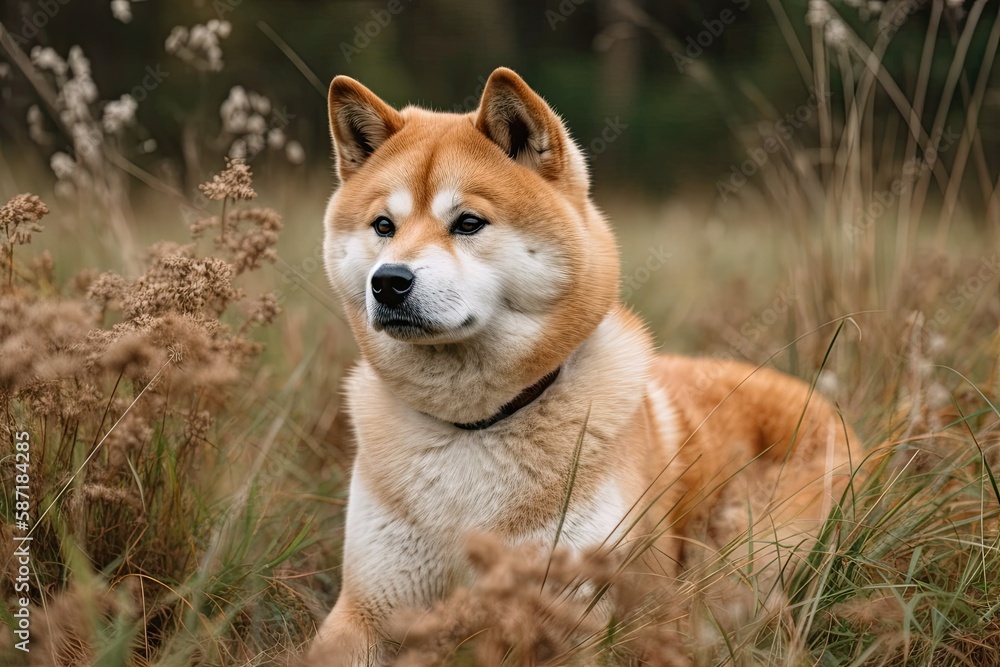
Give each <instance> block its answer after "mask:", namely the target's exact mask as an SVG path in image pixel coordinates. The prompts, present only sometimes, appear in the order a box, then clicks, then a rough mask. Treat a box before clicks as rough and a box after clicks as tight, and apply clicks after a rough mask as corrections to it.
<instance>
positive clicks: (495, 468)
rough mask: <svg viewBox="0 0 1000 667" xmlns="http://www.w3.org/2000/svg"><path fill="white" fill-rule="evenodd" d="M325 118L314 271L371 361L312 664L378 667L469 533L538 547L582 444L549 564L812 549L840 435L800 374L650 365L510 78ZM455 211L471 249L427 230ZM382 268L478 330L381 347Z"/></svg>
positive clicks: (549, 531) (363, 95)
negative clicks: (525, 393) (340, 569)
mask: <svg viewBox="0 0 1000 667" xmlns="http://www.w3.org/2000/svg"><path fill="white" fill-rule="evenodd" d="M330 117H331V129H332V134H333V137H334V143H335V146H336V148H337V155H338V168H339V171H340V175H341V179H342V184H341V186H340V188H339V189H338V190H337V192H336V193H335V194H334V196H333V198H332V199H331V201H330V204H329V206H328V209H327V215H326V221H325V223H326V233H327V241H326V256H327V268H328V271H329V273H330V278H331V282H332V284H333V286H334V288H335V290H336V291H337V292H338V294H339V295H340V297H341V298H342V300H343V301H344V304H345V308H346V311H347V314H348V316H349V318H350V322H351V326H352V329H353V332H354V335H355V337H356V339H357V341H358V344H359V346H360V349H361V354H362V357H363V362H362V363H361V364H360V365H359V367H358V368H357V369H356V370H355V372H354V373H353V375H352V376H351V378H350V380H349V381H348V383H347V396H348V409H349V411H350V414H351V417H352V421H353V425H354V428H355V431H356V434H357V438H358V456H357V460H356V463H355V467H354V471H353V475H352V487H351V497H350V501H349V502H350V505H349V510H348V527H347V540H346V547H345V559H344V579H343V589H342V591H341V594H340V598H339V599H338V602H337V605H336V607H335V609H334V611H333V612H332V613H331V614H330V616H329V617H328V618H327V620H326V622H325V623H324V624H323V626H322V628H321V630H320V634H319V636H318V638H317V640H316V642H315V644H314V646H313V649H312V657H313V658H314V659H315V660H316V661H317V662H318V663H319V664H328V665H365V664H384V663H385V662H386V661H388V660H389V659H390V657H391V653H392V650H391V644H390V643H388V642H386V641H385V640H386V639H387V637H386V633H387V632H388V631H389V626H388V622H389V619H390V617H391V615H392V614H393V612H394V611H396V610H399V609H401V608H404V607H409V606H415V607H425V606H429V605H430V604H431V603H433V602H434V601H435V600H437V599H440V598H442V597H443V596H445V595H447V594H448V592H449V591H451V590H453V589H454V588H455V587H456V586H458V585H461V584H462V583H464V582H467V581H468V577H469V576H470V571H469V568H468V565H467V564H466V563H465V561H464V558H463V552H462V543H463V539H464V536H465V535H466V534H467V533H469V532H470V531H490V532H494V533H496V534H498V535H500V536H502V537H503V538H504V539H505V540H507V541H509V542H510V543H512V544H515V543H524V542H539V543H542V544H550V543H551V539H552V537H553V536H554V531H555V526H556V524H557V523H558V521H559V517H560V514H561V510H562V506H563V503H564V501H565V493H566V478H567V474H568V471H569V469H570V466H571V462H572V457H573V452H574V448H575V446H576V443H577V441H578V437H579V435H580V433H581V430H582V429H584V428H585V429H586V435H585V438H584V444H583V449H582V453H581V456H580V460H579V467H578V471H577V475H576V482H575V486H574V490H573V496H572V503H571V505H570V510H569V514H568V515H567V520H566V527H565V531H564V535H563V538H562V539H561V544H565V545H568V546H570V547H574V548H578V549H586V548H590V547H594V546H597V545H598V544H601V543H605V544H611V545H618V547H617V549H618V550H619V551H621V552H622V553H623V554H625V553H627V552H628V551H629V550H630V549H638V550H639V551H641V560H642V562H643V563H644V564H645V567H647V568H649V569H651V570H654V571H656V572H662V573H664V574H667V575H669V576H676V575H677V574H678V572H679V571H680V567H679V566H684V567H693V566H696V565H698V564H699V563H704V562H706V561H707V560H710V559H711V558H712V557H713V556H712V554H713V553H715V551H716V550H718V549H720V548H722V547H724V546H725V545H727V544H728V543H729V542H730V541H733V540H739V538H741V536H744V535H746V534H747V533H748V530H749V531H750V532H752V533H753V535H754V539H755V540H757V541H758V542H760V541H761V539H762V538H761V537H760V535H761V534H765V535H771V537H770V539H771V541H772V543H773V542H774V539H775V538H774V536H775V535H776V536H777V537H779V538H782V539H792V540H793V541H795V540H796V537H797V536H800V535H801V539H808V537H809V535H810V534H811V533H812V532H813V531H814V530H815V528H816V527H817V526H818V524H819V521H820V520H821V519H822V516H823V514H824V512H825V511H826V510H827V509H828V507H829V504H830V503H831V502H832V501H833V500H834V499H835V498H836V497H837V494H838V493H839V491H840V490H841V489H842V488H843V486H844V484H845V481H846V479H847V475H848V474H849V473H850V470H849V468H848V467H847V466H846V463H847V461H848V459H849V458H850V456H851V454H852V450H853V448H854V447H855V445H854V442H853V440H854V438H853V434H852V433H851V431H850V429H849V428H848V427H845V426H844V425H843V424H842V423H841V421H840V419H839V418H838V416H837V415H836V414H835V413H834V411H833V410H832V408H831V407H830V405H829V404H828V403H826V402H825V401H824V400H823V399H821V398H820V397H819V396H818V395H813V396H811V397H810V396H809V392H808V387H807V386H806V385H804V384H803V383H802V382H800V381H798V380H795V379H793V378H791V377H788V376H785V375H782V374H780V373H777V372H775V371H772V370H768V369H755V368H753V367H751V366H748V365H745V364H739V363H734V362H720V361H713V360H697V359H687V358H681V357H672V356H656V355H655V354H654V353H653V345H652V341H651V338H650V336H649V335H648V333H647V332H646V330H645V327H644V325H643V324H642V322H641V321H640V320H639V318H638V317H636V316H635V315H633V314H631V313H629V312H627V311H626V310H624V309H622V307H621V306H620V304H619V300H618V274H619V262H618V254H617V249H616V247H615V242H614V238H613V235H612V233H611V231H610V228H609V226H608V224H607V223H606V221H605V220H604V218H603V216H602V215H601V214H600V212H599V211H598V210H597V209H596V207H595V206H594V205H593V203H592V201H591V200H590V197H589V194H588V179H587V174H586V168H585V165H584V163H583V159H582V157H581V155H580V152H579V150H578V149H577V147H576V146H575V144H573V142H572V140H571V139H570V137H569V134H568V133H567V132H566V130H565V128H564V127H563V125H562V122H561V120H560V119H559V118H558V116H556V115H555V114H554V113H553V112H552V111H551V109H550V108H549V107H548V105H547V104H546V103H545V102H544V101H543V100H542V99H541V98H540V97H538V96H537V95H536V94H535V93H534V92H532V91H531V89H530V88H528V87H527V85H526V84H525V83H524V82H523V81H522V80H521V79H520V78H519V77H518V76H517V75H516V74H514V73H513V72H511V71H510V70H506V69H499V70H497V71H496V72H494V74H493V75H492V76H491V77H490V80H489V82H488V84H487V86H486V89H485V91H484V93H483V100H482V103H481V106H480V109H478V110H477V111H474V112H472V113H470V114H464V115H456V114H445V113H434V112H429V111H426V110H423V109H418V108H412V107H410V108H406V109H403V110H402V111H398V112H397V111H395V110H393V109H391V108H390V107H389V106H388V105H386V104H385V103H384V102H382V101H381V100H379V99H378V98H377V97H376V96H375V95H374V94H373V93H371V92H370V91H368V90H367V89H366V88H364V87H363V86H361V84H359V83H357V82H355V81H353V80H351V79H347V78H346V77H337V78H336V79H335V80H334V82H333V84H332V85H331V88H330ZM518 149H520V150H518ZM394 193H395V194H394ZM442 193H444V194H442ZM452 193H457V194H455V196H456V197H458V198H460V199H461V201H460V206H458V207H457V208H456V210H462V211H474V212H475V213H476V214H477V215H480V216H482V217H483V218H485V219H486V220H488V221H489V224H488V225H487V227H486V228H484V230H483V231H482V232H479V233H478V234H476V235H475V236H471V237H468V238H466V237H460V236H455V235H454V234H452V233H450V228H449V225H448V221H447V220H442V219H441V218H440V215H439V214H440V211H441V210H443V208H447V206H448V205H449V201H448V197H449V196H451V195H452ZM394 197H395V200H393V198H394ZM393 201H395V204H396V205H397V207H400V208H401V210H402V213H404V215H402V216H401V219H398V220H394V221H393V222H394V223H395V225H396V231H395V235H394V236H393V237H392V238H391V239H387V238H379V237H377V236H376V235H375V233H374V232H373V231H372V229H371V225H372V221H373V220H374V219H375V218H376V217H378V216H380V215H386V211H387V210H389V208H391V205H392V204H393ZM435 202H437V203H435ZM435 207H437V210H438V212H439V214H435ZM428 253H429V254H428ZM428 257H429V258H431V259H426V258H428ZM389 262H393V263H405V264H407V265H413V266H416V267H418V268H419V269H420V270H419V271H417V274H416V275H417V276H418V278H417V283H416V288H415V292H416V290H417V289H419V290H421V291H420V293H419V294H415V296H414V297H413V298H414V299H418V298H425V299H428V300H430V301H428V303H430V302H432V301H433V300H434V299H438V300H437V301H433V303H437V304H444V305H441V306H435V308H442V309H444V310H445V311H447V314H448V316H451V315H452V310H455V309H465V310H461V312H460V311H459V310H455V312H456V313H459V312H460V316H461V317H465V316H466V311H467V312H468V318H469V319H468V320H467V321H471V322H473V324H471V325H469V326H470V327H472V328H471V329H470V330H468V331H467V330H465V329H462V328H461V327H451V328H447V327H445V328H444V329H442V330H440V331H438V330H435V331H434V332H433V333H429V334H427V336H428V337H427V338H426V340H421V339H417V340H409V339H397V337H394V336H390V335H388V333H387V332H386V331H380V330H378V329H377V328H375V327H373V319H372V318H373V315H372V312H371V311H372V307H373V306H372V303H373V302H372V300H371V295H370V294H367V289H368V281H369V280H370V274H371V271H370V270H369V269H371V270H374V268H375V267H376V266H377V265H379V264H382V263H389ZM421 262H423V264H421ZM420 271H423V273H421V272H420ZM421 276H429V277H428V278H427V279H426V280H424V279H423V278H421ZM481 276H488V277H489V279H488V280H486V281H485V282H484V283H483V286H478V287H477V286H476V285H477V284H478V283H476V280H478V279H479V278H480V277H481ZM435 281H437V282H435ZM477 290H478V291H477ZM441 294H445V295H446V296H447V298H444V297H442V296H441ZM469 294H473V295H474V296H475V298H473V297H472V296H469ZM456 304H457V305H456ZM448 309H451V310H448ZM431 310H432V311H433V308H431ZM432 314H433V313H432ZM442 317H443V316H442ZM455 317H459V315H456V316H455ZM463 326H464V325H463ZM557 367H561V372H560V375H559V378H558V379H557V380H556V382H555V383H553V384H552V385H551V386H550V387H549V388H548V389H546V391H545V392H544V393H543V394H542V395H541V397H540V398H538V399H537V400H536V401H535V402H533V403H532V404H530V405H529V406H527V407H526V408H524V409H522V410H521V411H519V412H517V413H516V414H515V415H513V416H512V417H509V418H507V419H505V420H503V421H500V422H498V423H497V424H495V425H493V426H491V427H490V428H488V429H485V430H481V431H465V430H461V429H458V428H456V427H455V426H454V425H453V423H452V422H472V421H476V420H480V419H484V418H486V417H489V416H490V415H492V414H494V413H496V411H497V410H498V409H499V408H500V406H502V405H504V404H505V403H507V402H509V401H510V400H511V399H512V398H513V397H514V396H516V395H517V394H518V393H520V392H521V391H522V390H523V389H524V388H525V387H527V386H530V385H532V384H534V383H535V382H537V381H538V380H539V379H540V378H541V377H543V376H545V375H546V374H548V373H549V372H550V371H552V370H553V369H555V368H557ZM793 434H794V443H793ZM853 454H854V456H855V457H856V456H857V453H856V451H853ZM630 508H631V510H630ZM748 508H749V512H748ZM751 515H752V519H751ZM633 519H638V523H637V525H636V526H635V528H634V530H632V531H631V532H630V533H629V534H627V535H626V534H623V528H622V527H624V526H628V525H630V524H631V523H632V521H633ZM751 523H753V524H754V525H753V526H752V527H751ZM613 531H616V532H615V533H614V534H612V532H613ZM763 541H764V543H765V544H766V539H764V540H763ZM776 557H780V554H778V553H777V552H776V551H775V549H773V548H772V549H770V550H767V549H762V550H755V551H754V552H753V553H752V554H751V553H750V552H749V551H747V552H746V553H742V554H741V553H738V552H737V553H735V554H729V558H730V559H731V560H733V561H735V562H736V563H737V565H745V564H746V563H741V562H740V561H741V559H742V560H743V561H747V560H750V559H753V560H754V561H756V568H757V569H761V568H764V567H766V566H769V565H770V566H771V567H772V568H773V569H775V570H776V569H777V568H776V567H775V566H774V565H772V564H770V562H769V561H771V560H774V559H775V558H776Z"/></svg>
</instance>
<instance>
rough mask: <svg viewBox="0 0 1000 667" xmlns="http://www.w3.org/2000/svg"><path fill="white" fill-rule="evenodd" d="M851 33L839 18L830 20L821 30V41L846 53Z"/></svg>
mask: <svg viewBox="0 0 1000 667" xmlns="http://www.w3.org/2000/svg"><path fill="white" fill-rule="evenodd" d="M850 36H851V32H850V30H849V29H848V27H847V24H846V23H844V22H843V21H842V20H840V19H839V18H834V19H830V20H829V21H827V23H826V27H825V28H824V30H823V39H824V40H826V43H827V44H829V45H830V46H832V47H833V48H835V49H838V50H840V51H846V50H847V47H848V43H849V40H850Z"/></svg>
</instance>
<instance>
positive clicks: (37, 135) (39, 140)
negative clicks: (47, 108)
mask: <svg viewBox="0 0 1000 667" xmlns="http://www.w3.org/2000/svg"><path fill="white" fill-rule="evenodd" d="M27 121H28V136H29V137H31V140H32V141H34V142H35V143H36V144H39V145H40V146H48V145H49V144H51V143H52V135H51V134H49V132H48V131H47V130H46V129H45V120H44V116H43V115H42V110H41V109H40V108H39V106H38V105H37V104H32V105H31V106H30V107H28V117H27Z"/></svg>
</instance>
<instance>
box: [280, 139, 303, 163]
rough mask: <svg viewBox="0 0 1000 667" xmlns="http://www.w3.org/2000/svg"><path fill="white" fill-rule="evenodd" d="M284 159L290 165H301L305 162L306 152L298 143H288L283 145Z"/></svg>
mask: <svg viewBox="0 0 1000 667" xmlns="http://www.w3.org/2000/svg"><path fill="white" fill-rule="evenodd" d="M285 157H287V158H288V161H289V162H291V163H292V164H302V163H303V162H305V161H306V152H305V150H304V149H303V148H302V144H300V143H299V142H297V141H289V142H288V143H287V144H285Z"/></svg>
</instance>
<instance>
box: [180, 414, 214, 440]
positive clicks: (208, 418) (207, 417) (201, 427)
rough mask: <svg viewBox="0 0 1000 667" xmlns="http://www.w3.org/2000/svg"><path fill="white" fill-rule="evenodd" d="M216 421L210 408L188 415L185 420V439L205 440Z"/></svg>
mask: <svg viewBox="0 0 1000 667" xmlns="http://www.w3.org/2000/svg"><path fill="white" fill-rule="evenodd" d="M214 421H215V420H214V419H213V418H212V413H211V412H209V411H208V410H200V411H198V412H194V413H192V414H190V415H188V418H187V421H185V422H184V439H185V440H186V441H188V442H194V441H198V440H204V439H205V438H206V437H207V436H208V429H209V428H211V427H212V423H213V422H214Z"/></svg>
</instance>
